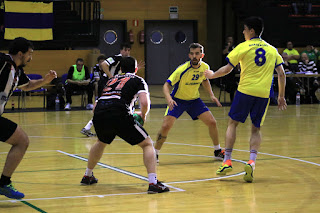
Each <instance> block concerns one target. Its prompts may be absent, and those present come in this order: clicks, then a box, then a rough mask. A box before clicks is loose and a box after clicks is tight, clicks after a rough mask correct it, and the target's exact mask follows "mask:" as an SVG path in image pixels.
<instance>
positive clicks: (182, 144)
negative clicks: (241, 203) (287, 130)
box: [166, 142, 320, 166]
mask: <svg viewBox="0 0 320 213" xmlns="http://www.w3.org/2000/svg"><path fill="white" fill-rule="evenodd" d="M166 143H167V144H173V145H178V146H197V147H206V148H213V146H204V145H194V144H185V143H171V142H166ZM233 150H236V151H239V152H249V151H248V150H241V149H233ZM258 153H259V154H262V155H270V156H274V157H279V158H285V159H290V160H295V161H300V162H303V163H308V164H312V165H315V166H320V164H318V163H314V162H311V161H306V160H301V159H299V158H292V157H287V156H282V155H274V154H269V153H264V152H258ZM232 160H234V159H232Z"/></svg>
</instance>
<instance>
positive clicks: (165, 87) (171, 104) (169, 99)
mask: <svg viewBox="0 0 320 213" xmlns="http://www.w3.org/2000/svg"><path fill="white" fill-rule="evenodd" d="M171 88H172V87H171V86H170V84H169V83H168V82H166V83H165V84H164V85H163V93H164V97H165V98H166V100H167V102H168V106H169V109H170V110H172V109H173V108H174V107H175V106H178V105H177V103H176V102H175V101H174V100H173V99H172V97H171V95H170V90H171Z"/></svg>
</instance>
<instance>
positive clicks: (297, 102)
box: [296, 92, 300, 105]
mask: <svg viewBox="0 0 320 213" xmlns="http://www.w3.org/2000/svg"><path fill="white" fill-rule="evenodd" d="M296 105H300V92H297V95H296Z"/></svg>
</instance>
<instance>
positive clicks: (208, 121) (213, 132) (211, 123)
mask: <svg viewBox="0 0 320 213" xmlns="http://www.w3.org/2000/svg"><path fill="white" fill-rule="evenodd" d="M198 118H199V119H200V120H201V121H202V122H203V123H204V124H205V125H206V126H207V127H208V129H209V135H210V137H211V140H212V143H213V147H214V158H215V159H218V160H223V158H224V151H223V150H222V149H221V147H220V143H219V134H218V128H217V121H216V119H215V118H214V117H213V115H212V113H211V112H210V111H206V112H204V113H202V114H201V115H199V116H198Z"/></svg>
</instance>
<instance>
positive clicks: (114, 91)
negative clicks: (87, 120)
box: [95, 73, 149, 114]
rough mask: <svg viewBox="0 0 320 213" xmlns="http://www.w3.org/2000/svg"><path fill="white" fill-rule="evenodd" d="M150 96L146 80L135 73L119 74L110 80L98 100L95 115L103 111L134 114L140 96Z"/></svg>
mask: <svg viewBox="0 0 320 213" xmlns="http://www.w3.org/2000/svg"><path fill="white" fill-rule="evenodd" d="M141 92H145V93H147V94H149V89H148V85H147V83H146V82H145V80H144V79H143V78H141V77H139V76H136V75H135V74H133V73H126V74H119V75H115V76H114V77H112V78H110V79H109V80H108V82H107V83H106V84H105V86H104V88H103V90H102V93H101V96H100V98H99V99H98V103H97V106H96V108H95V113H96V112H99V111H101V110H104V111H109V110H120V111H126V112H128V113H130V114H132V111H133V106H134V103H135V101H136V100H137V98H138V94H139V93H141Z"/></svg>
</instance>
